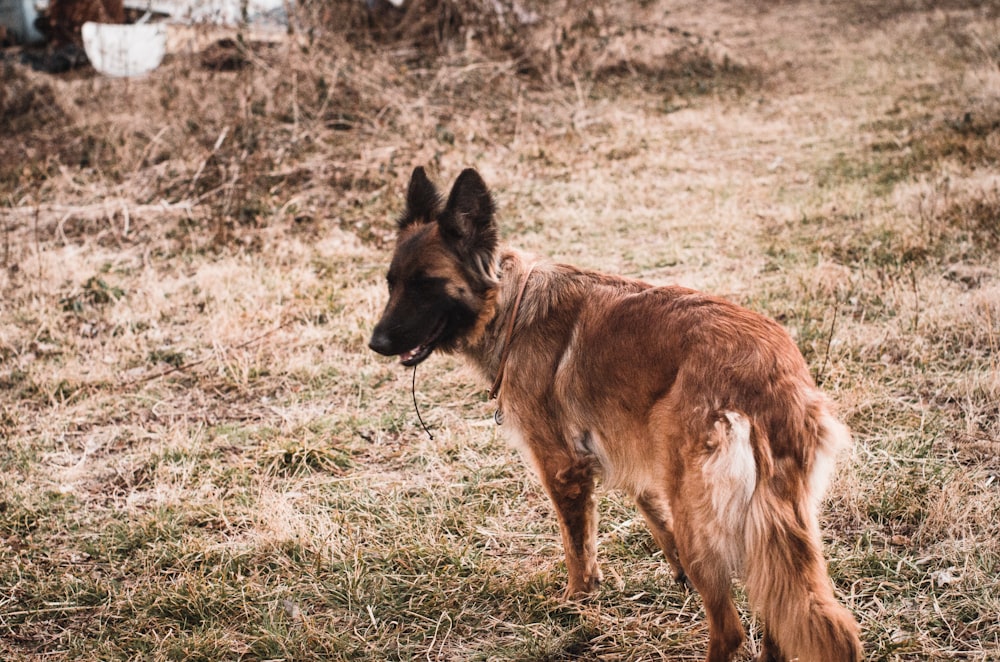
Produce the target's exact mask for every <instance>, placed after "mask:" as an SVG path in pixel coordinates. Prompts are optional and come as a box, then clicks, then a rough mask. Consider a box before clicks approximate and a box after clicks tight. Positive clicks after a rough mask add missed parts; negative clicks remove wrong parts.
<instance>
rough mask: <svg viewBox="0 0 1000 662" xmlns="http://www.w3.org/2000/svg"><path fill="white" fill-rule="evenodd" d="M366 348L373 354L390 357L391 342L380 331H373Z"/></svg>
mask: <svg viewBox="0 0 1000 662" xmlns="http://www.w3.org/2000/svg"><path fill="white" fill-rule="evenodd" d="M368 348H369V349H371V350H372V351H373V352H378V353H379V354H381V355H382V356H391V355H392V354H393V351H392V342H391V341H390V340H389V336H388V335H387V334H386V333H385V332H383V331H382V330H380V329H377V328H376V329H375V331H373V332H372V337H371V340H369V341H368Z"/></svg>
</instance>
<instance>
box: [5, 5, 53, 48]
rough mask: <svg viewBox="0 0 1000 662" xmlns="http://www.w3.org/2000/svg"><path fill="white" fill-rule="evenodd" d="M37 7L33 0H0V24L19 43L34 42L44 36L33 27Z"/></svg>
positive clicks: (42, 39)
mask: <svg viewBox="0 0 1000 662" xmlns="http://www.w3.org/2000/svg"><path fill="white" fill-rule="evenodd" d="M36 18H38V7H37V6H36V3H35V0H0V25H2V26H4V27H5V28H7V32H8V34H10V35H11V36H12V37H13V38H14V41H15V42H17V43H19V44H35V43H38V42H41V41H44V40H45V37H44V36H43V35H42V33H40V32H39V31H38V30H36V29H35V19H36Z"/></svg>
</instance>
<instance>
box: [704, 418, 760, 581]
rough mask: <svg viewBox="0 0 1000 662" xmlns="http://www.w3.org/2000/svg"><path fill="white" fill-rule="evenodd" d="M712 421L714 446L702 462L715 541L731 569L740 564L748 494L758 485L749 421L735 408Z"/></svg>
mask: <svg viewBox="0 0 1000 662" xmlns="http://www.w3.org/2000/svg"><path fill="white" fill-rule="evenodd" d="M722 414H723V416H725V419H726V420H725V421H719V422H717V423H716V424H715V429H714V430H713V436H714V439H713V441H715V442H716V444H717V445H716V446H715V448H714V450H713V451H712V454H711V456H710V457H709V458H708V459H707V460H706V461H705V464H704V465H703V466H702V474H703V476H704V478H705V484H706V485H707V486H708V489H709V490H710V492H709V497H710V499H711V504H712V510H713V511H714V515H715V522H716V524H717V525H718V526H719V528H720V533H721V534H722V535H721V536H720V538H719V539H718V540H717V541H716V544H717V547H718V549H719V551H720V552H721V553H722V554H723V555H724V556H725V557H726V559H727V561H728V563H729V565H730V568H731V569H732V570H739V569H740V568H741V567H742V565H743V530H744V526H745V523H746V517H747V511H748V509H749V506H750V498H751V497H752V496H753V492H754V489H755V487H756V485H757V463H756V461H755V460H754V456H753V446H752V445H751V444H750V421H749V420H747V417H746V416H744V415H743V414H741V413H739V412H735V411H726V412H722Z"/></svg>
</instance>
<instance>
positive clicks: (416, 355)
mask: <svg viewBox="0 0 1000 662" xmlns="http://www.w3.org/2000/svg"><path fill="white" fill-rule="evenodd" d="M444 327H445V320H441V321H440V322H439V323H438V325H437V328H435V329H434V332H433V333H431V335H430V337H428V339H427V340H425V341H424V342H422V343H420V344H419V345H417V346H416V347H414V348H413V349H411V350H410V351H408V352H403V353H402V354H400V355H399V362H400V363H402V364H403V365H405V366H407V367H409V366H411V365H417V364H418V363H420V362H421V361H423V360H424V359H426V358H427V357H428V356H430V355H431V352H433V351H434V348H435V347H436V346H437V341H438V339H440V338H441V334H442V333H444Z"/></svg>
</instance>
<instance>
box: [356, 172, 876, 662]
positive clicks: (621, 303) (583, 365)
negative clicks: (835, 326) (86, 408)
mask: <svg viewBox="0 0 1000 662" xmlns="http://www.w3.org/2000/svg"><path fill="white" fill-rule="evenodd" d="M387 279H388V284H389V303H388V304H387V305H386V308H385V312H384V313H383V314H382V318H381V320H379V322H378V324H377V325H376V327H375V330H374V332H373V333H372V338H371V341H370V343H369V346H370V347H371V348H372V349H373V350H375V351H376V352H378V353H380V354H384V355H387V356H389V355H398V356H399V357H400V359H401V360H402V363H403V365H416V364H417V363H419V362H421V361H423V360H424V359H426V358H427V357H428V356H429V355H430V354H431V352H433V351H434V350H436V349H439V350H444V351H458V352H461V353H463V354H465V356H467V357H468V358H469V359H470V360H471V361H472V362H473V363H474V364H475V365H477V366H478V367H479V368H480V369H481V370H482V372H483V374H484V375H485V376H486V378H487V379H488V380H490V381H492V382H493V390H492V391H491V396H496V395H498V394H499V404H500V407H501V408H500V410H499V412H500V413H501V414H502V416H503V422H504V427H505V428H510V429H512V430H513V431H514V436H515V437H516V439H517V441H518V443H519V445H520V446H521V447H522V449H523V451H524V453H525V455H526V456H527V458H528V460H529V462H530V463H531V464H532V465H533V467H534V468H535V469H536V470H537V472H538V475H539V477H540V478H541V482H542V484H543V485H544V487H545V490H546V491H547V492H548V494H549V496H550V497H551V499H552V503H553V505H554V506H555V510H556V514H557V515H558V517H559V526H560V530H561V532H562V539H563V547H564V549H565V553H566V565H567V568H568V570H569V585H568V586H567V588H566V596H567V597H569V598H574V597H577V596H581V595H583V594H586V593H589V592H590V591H592V590H594V588H595V587H596V586H597V584H598V583H599V582H600V579H601V572H600V570H599V569H598V567H597V549H596V532H597V513H596V507H595V501H594V482H595V480H596V479H597V478H598V477H600V478H601V479H602V480H603V481H604V482H605V483H606V484H608V485H610V486H612V487H617V488H621V489H624V490H626V491H627V492H628V493H629V494H630V495H631V496H632V497H633V498H634V499H635V502H636V504H637V505H638V507H639V510H640V511H641V512H642V514H643V516H644V517H645V519H646V522H647V523H648V525H649V527H650V529H651V530H652V533H653V537H654V538H655V539H656V541H657V543H658V544H659V545H660V547H661V548H662V549H663V552H664V554H665V555H666V558H667V560H668V561H669V562H670V564H671V566H672V567H673V570H674V573H675V575H676V576H677V577H678V578H679V579H680V578H683V577H684V575H685V574H686V575H687V577H688V578H690V580H691V582H692V583H693V584H694V586H695V588H697V589H698V591H699V593H701V596H702V598H703V600H704V603H705V612H706V614H707V615H708V623H709V643H708V655H707V657H706V660H708V662H726V661H728V660H730V659H732V657H733V656H734V654H735V653H736V651H737V649H739V647H740V645H741V644H742V642H743V640H744V633H743V628H742V627H741V625H740V622H739V619H738V616H737V612H736V608H735V607H734V605H733V601H732V597H731V595H730V588H731V579H732V577H733V575H738V576H739V577H740V578H742V580H743V581H744V583H745V586H746V591H747V594H748V596H749V598H750V604H751V606H752V607H753V608H754V609H755V610H756V611H757V612H758V613H759V614H760V615H761V616H763V619H764V622H765V635H764V640H763V644H762V648H763V653H762V655H761V657H760V659H761V660H768V661H788V662H791V661H792V660H799V661H800V662H814V661H829V662H850V661H854V660H860V659H861V644H860V641H859V639H858V626H857V623H856V622H855V620H854V618H853V617H852V616H851V614H850V613H849V612H848V611H847V610H846V609H844V608H843V607H842V606H840V605H839V604H838V603H837V601H836V599H835V598H834V594H833V588H832V586H831V583H830V580H829V578H828V577H827V573H826V562H825V561H824V559H823V555H822V551H821V549H820V537H819V528H818V524H817V520H816V511H817V506H818V504H819V501H820V499H821V497H822V495H823V493H824V491H825V489H826V486H827V482H828V479H829V476H830V473H831V471H832V469H833V462H834V456H835V454H836V453H837V451H839V450H840V449H842V448H844V447H846V446H848V445H849V444H850V435H849V433H848V431H847V429H846V428H845V427H844V426H843V425H842V424H840V423H839V422H838V421H837V420H836V419H835V418H834V417H833V415H832V414H831V413H830V411H829V408H828V405H827V401H826V399H825V398H824V396H823V395H822V393H820V392H819V390H818V389H817V388H816V386H815V384H814V383H813V380H812V378H811V377H810V374H809V370H808V369H807V367H806V364H805V361H804V360H803V358H802V355H801V354H800V353H799V351H798V348H796V346H795V344H794V343H793V342H792V340H791V339H790V338H789V336H788V334H787V333H786V332H785V331H784V330H783V329H782V328H781V327H780V326H779V325H778V324H777V323H775V322H773V321H771V320H770V319H767V318H765V317H763V316H761V315H758V314H756V313H753V312H751V311H748V310H745V309H743V308H740V307H739V306H737V305H735V304H732V303H729V302H727V301H724V300H722V299H718V298H715V297H711V296H708V295H705V294H701V293H698V292H695V291H692V290H688V289H684V288H681V287H653V286H651V285H648V284H647V283H643V282H641V281H637V280H631V279H628V278H622V277H619V276H611V275H607V274H602V273H597V272H593V271H586V270H582V269H578V268H575V267H572V266H567V265H562V264H551V263H548V262H541V261H536V260H535V259H534V258H530V257H528V256H525V255H523V254H521V253H518V252H515V251H509V250H499V249H498V246H497V227H496V222H495V220H494V205H493V200H492V198H491V196H490V193H489V191H488V190H487V188H486V185H485V184H484V183H483V180H482V179H481V178H480V176H479V175H478V173H476V171H474V170H465V171H464V172H462V174H461V175H459V177H458V180H457V181H456V182H455V185H454V188H453V189H452V191H451V194H450V195H449V197H448V200H447V202H445V201H444V200H443V199H442V198H441V197H440V195H439V194H438V192H437V190H436V189H435V188H434V185H433V184H431V183H430V181H428V179H427V177H426V175H425V174H424V171H423V169H422V168H417V169H416V170H415V171H414V172H413V177H412V179H411V180H410V185H409V190H408V193H407V199H406V211H405V213H404V215H403V217H402V218H401V219H400V221H399V235H398V239H397V243H396V249H395V254H394V255H393V258H392V263H391V265H390V267H389V273H388V278H387Z"/></svg>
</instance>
